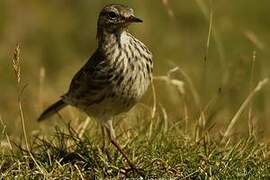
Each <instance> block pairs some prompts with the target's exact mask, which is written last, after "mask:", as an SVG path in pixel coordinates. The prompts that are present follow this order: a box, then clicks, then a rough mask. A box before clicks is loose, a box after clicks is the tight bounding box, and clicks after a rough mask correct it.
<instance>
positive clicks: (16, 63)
mask: <svg viewBox="0 0 270 180" xmlns="http://www.w3.org/2000/svg"><path fill="white" fill-rule="evenodd" d="M12 66H13V70H14V72H15V75H16V80H17V83H18V84H20V82H21V58H20V45H19V43H17V45H16V48H15V50H14V53H13V58H12Z"/></svg>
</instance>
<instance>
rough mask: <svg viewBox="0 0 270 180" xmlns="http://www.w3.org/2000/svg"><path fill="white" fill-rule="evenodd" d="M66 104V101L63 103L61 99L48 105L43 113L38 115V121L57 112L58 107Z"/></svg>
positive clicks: (60, 107)
mask: <svg viewBox="0 0 270 180" xmlns="http://www.w3.org/2000/svg"><path fill="white" fill-rule="evenodd" d="M65 106H67V103H65V102H64V101H63V100H62V99H60V100H59V101H57V102H55V103H54V104H52V105H51V106H49V107H48V108H47V109H46V110H45V111H43V113H42V114H41V115H40V116H39V118H38V121H42V120H45V119H47V118H49V117H50V116H52V115H53V114H54V113H57V112H58V111H59V110H60V109H62V108H64V107H65Z"/></svg>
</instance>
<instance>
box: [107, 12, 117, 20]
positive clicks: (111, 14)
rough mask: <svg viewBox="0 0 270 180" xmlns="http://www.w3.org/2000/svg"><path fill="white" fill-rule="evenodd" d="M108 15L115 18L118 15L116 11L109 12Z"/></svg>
mask: <svg viewBox="0 0 270 180" xmlns="http://www.w3.org/2000/svg"><path fill="white" fill-rule="evenodd" d="M108 16H109V18H112V19H114V18H116V17H117V14H116V13H115V12H109V13H108Z"/></svg>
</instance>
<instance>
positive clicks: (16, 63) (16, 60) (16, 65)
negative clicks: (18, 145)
mask: <svg viewBox="0 0 270 180" xmlns="http://www.w3.org/2000/svg"><path fill="white" fill-rule="evenodd" d="M12 66H13V69H14V72H15V75H16V80H17V88H18V107H19V113H20V119H21V124H22V131H23V136H24V140H25V144H26V148H27V151H28V153H29V156H30V157H31V159H32V160H33V162H34V163H35V165H36V166H37V167H38V169H39V171H40V172H41V173H42V174H43V175H44V176H46V174H47V172H46V170H44V168H41V167H40V165H39V164H38V163H37V161H36V160H35V158H34V157H33V155H32V153H31V151H30V147H29V143H28V138H27V133H26V128H25V119H24V112H23V107H22V101H21V97H22V94H23V92H24V89H25V87H26V85H24V86H21V57H20V45H19V43H17V45H16V48H15V50H14V53H13V58H12Z"/></svg>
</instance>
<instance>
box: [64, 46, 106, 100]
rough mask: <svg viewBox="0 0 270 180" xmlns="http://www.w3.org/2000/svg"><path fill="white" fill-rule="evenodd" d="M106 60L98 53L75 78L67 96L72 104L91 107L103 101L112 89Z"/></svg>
mask: <svg viewBox="0 0 270 180" xmlns="http://www.w3.org/2000/svg"><path fill="white" fill-rule="evenodd" d="M106 63H108V62H107V61H106V58H105V57H104V56H103V55H102V54H101V53H100V52H98V51H96V52H95V53H94V54H93V56H92V57H91V58H90V59H89V60H88V62H87V63H86V64H85V65H84V66H83V67H82V68H81V69H80V70H79V71H78V72H77V73H76V74H75V76H74V77H73V79H72V81H71V84H70V88H69V91H68V93H67V94H66V95H65V96H67V97H68V99H71V101H73V102H72V103H73V104H74V103H75V104H77V103H83V104H85V103H86V104H87V105H91V104H93V103H98V101H102V100H103V99H104V98H105V97H106V96H107V93H108V88H109V87H110V82H109V80H108V79H109V78H108V76H109V73H108V72H107V69H106V67H107V65H106Z"/></svg>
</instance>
